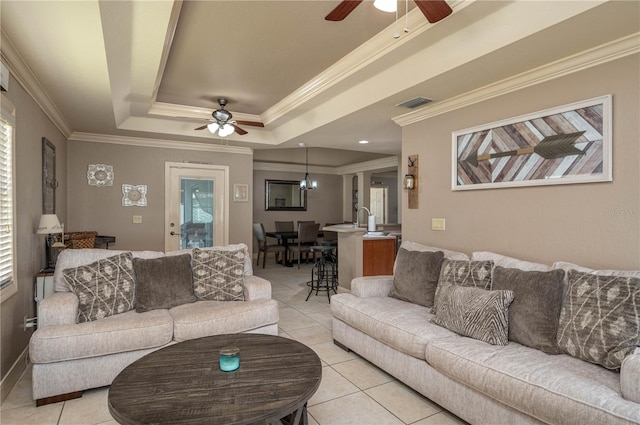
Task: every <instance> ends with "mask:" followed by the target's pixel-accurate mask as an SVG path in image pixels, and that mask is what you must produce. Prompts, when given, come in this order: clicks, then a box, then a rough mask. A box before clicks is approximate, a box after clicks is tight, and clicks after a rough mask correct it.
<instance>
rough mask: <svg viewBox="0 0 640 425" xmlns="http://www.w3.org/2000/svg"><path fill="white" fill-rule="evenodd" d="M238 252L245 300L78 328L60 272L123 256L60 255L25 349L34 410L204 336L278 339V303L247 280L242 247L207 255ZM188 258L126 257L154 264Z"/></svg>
mask: <svg viewBox="0 0 640 425" xmlns="http://www.w3.org/2000/svg"><path fill="white" fill-rule="evenodd" d="M211 249H213V250H222V251H224V250H237V249H244V251H245V254H246V255H245V260H244V284H243V291H244V299H245V300H244V301H196V302H192V303H186V304H182V305H179V306H175V307H173V308H170V309H156V310H151V311H146V312H142V313H138V312H136V310H135V309H133V310H130V311H127V312H125V313H120V314H115V315H112V316H109V317H106V318H103V319H99V320H95V321H90V322H84V323H78V297H77V296H76V295H75V294H74V293H73V292H70V289H69V287H68V286H67V284H66V282H65V279H64V277H63V270H65V269H71V268H75V267H78V266H83V265H87V264H91V263H94V262H95V261H98V260H102V259H105V258H108V257H111V256H114V255H116V254H119V253H123V252H125V251H115V250H101V249H78V250H65V251H63V252H62V253H61V254H60V257H59V258H58V261H57V264H56V269H55V273H54V278H53V279H54V291H55V292H54V294H52V295H51V296H49V297H47V298H45V299H43V300H42V301H41V302H40V303H39V305H38V329H37V330H36V331H35V332H34V334H33V336H32V337H31V340H30V343H29V357H30V361H31V362H32V363H33V398H34V400H36V403H37V405H43V404H47V403H51V402H56V401H61V400H65V399H69V398H75V397H80V396H81V395H82V391H83V390H85V389H89V388H97V387H102V386H107V385H110V384H111V382H112V381H113V379H114V378H115V377H116V376H117V375H118V373H120V371H122V369H124V368H125V367H126V366H127V365H129V364H130V363H132V362H133V361H135V360H137V359H139V358H140V357H142V356H144V355H146V354H148V353H150V352H152V351H155V350H157V349H159V348H162V347H164V346H167V345H169V344H172V343H175V342H179V341H184V340H188V339H194V338H200V337H204V336H210V335H217V334H226V333H237V332H256V333H264V334H271V335H277V334H278V303H277V301H275V300H273V299H272V298H271V284H270V282H269V281H268V280H265V279H262V278H260V277H257V276H253V269H252V266H251V257H250V255H249V254H248V252H247V246H246V245H244V244H238V245H229V246H225V247H216V248H211ZM184 253H190V251H186V250H185V251H178V252H175V253H169V254H165V253H162V252H155V251H139V252H135V251H134V252H132V255H133V258H143V259H154V258H161V257H164V256H165V255H166V256H169V255H177V254H184Z"/></svg>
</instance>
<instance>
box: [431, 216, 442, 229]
mask: <svg viewBox="0 0 640 425" xmlns="http://www.w3.org/2000/svg"><path fill="white" fill-rule="evenodd" d="M431 230H445V219H444V218H432V219H431Z"/></svg>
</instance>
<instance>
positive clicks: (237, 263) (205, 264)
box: [192, 248, 245, 301]
mask: <svg viewBox="0 0 640 425" xmlns="http://www.w3.org/2000/svg"><path fill="white" fill-rule="evenodd" d="M244 259H245V251H244V250H243V249H237V250H234V251H213V250H201V249H198V248H194V249H193V260H192V261H193V264H192V268H193V288H194V289H193V292H194V293H195V295H196V297H197V298H198V299H199V300H209V301H243V300H244V289H243V286H242V283H243V280H244V274H243V270H244Z"/></svg>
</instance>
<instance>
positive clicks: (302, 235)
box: [289, 223, 320, 268]
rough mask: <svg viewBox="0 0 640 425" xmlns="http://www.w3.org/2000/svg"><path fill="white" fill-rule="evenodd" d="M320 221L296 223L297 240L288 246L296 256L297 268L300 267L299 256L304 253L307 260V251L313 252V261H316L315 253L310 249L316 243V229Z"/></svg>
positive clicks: (318, 228) (318, 227)
mask: <svg viewBox="0 0 640 425" xmlns="http://www.w3.org/2000/svg"><path fill="white" fill-rule="evenodd" d="M319 230H320V223H301V224H300V225H298V242H297V243H295V244H293V245H290V246H289V251H291V253H292V254H293V253H296V254H297V256H298V268H300V257H302V254H305V259H306V260H307V261H308V260H309V253H312V254H313V261H314V262H315V261H316V253H315V252H312V251H311V247H312V246H314V245H318V231H319Z"/></svg>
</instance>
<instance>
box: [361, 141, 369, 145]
mask: <svg viewBox="0 0 640 425" xmlns="http://www.w3.org/2000/svg"><path fill="white" fill-rule="evenodd" d="M358 143H360V144H361V145H366V144H367V143H369V141H368V140H360V141H359V142H358Z"/></svg>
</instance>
